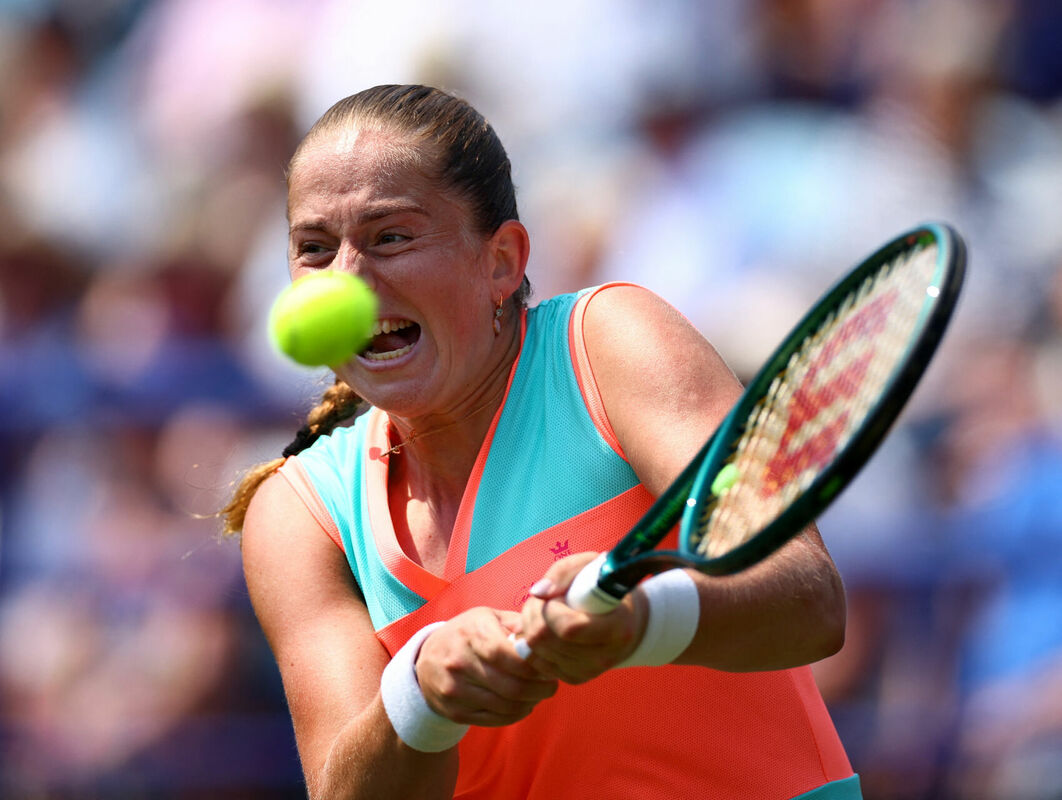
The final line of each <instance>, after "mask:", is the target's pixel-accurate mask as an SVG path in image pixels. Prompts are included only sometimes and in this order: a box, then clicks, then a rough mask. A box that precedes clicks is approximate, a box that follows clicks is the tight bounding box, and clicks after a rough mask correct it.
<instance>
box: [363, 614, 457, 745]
mask: <svg viewBox="0 0 1062 800" xmlns="http://www.w3.org/2000/svg"><path fill="white" fill-rule="evenodd" d="M443 624H445V623H442V622H434V623H432V624H431V625H426V626H425V627H423V628H421V629H420V630H419V631H417V632H416V633H414V634H413V635H412V636H410V637H409V641H408V642H406V643H405V644H404V645H403V646H402V648H401V649H400V650H399V651H398V652H397V653H395V656H394V658H392V659H391V662H390V663H389V664H388V665H387V666H386V667H384V671H383V676H382V677H381V678H380V697H381V699H382V700H383V705H384V710H385V711H387V717H388V719H390V720H391V725H392V726H394V729H395V733H397V734H398V738H399V739H401V740H402V741H403V742H405V743H406V744H407V745H409V746H410V747H412V748H413V749H414V750H420V751H421V752H422V753H440V752H442V751H443V750H449V749H450V748H451V747H453V746H454V745H456V744H457V743H458V742H459V741H461V738H462V737H463V736H464V735H465V734H466V733H467V732H468V727H469V726H468V725H462V724H460V723H458V722H454V721H453V720H450V719H447V718H446V717H444V716H441V715H439V714H436V713H435V712H434V711H432V709H431V707H430V706H429V705H428V703H427V701H426V700H425V699H424V694H423V693H422V692H421V690H420V684H419V683H418V682H417V654H418V653H420V648H421V645H423V644H424V640H425V639H427V638H428V636H429V634H431V632H432V631H434V630H435V629H436V628H438V627H439V626H441V625H443Z"/></svg>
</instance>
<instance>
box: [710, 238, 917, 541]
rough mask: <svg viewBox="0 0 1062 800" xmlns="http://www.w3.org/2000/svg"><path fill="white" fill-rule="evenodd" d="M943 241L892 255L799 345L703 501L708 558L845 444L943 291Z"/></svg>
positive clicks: (800, 489) (783, 505)
mask: <svg viewBox="0 0 1062 800" xmlns="http://www.w3.org/2000/svg"><path fill="white" fill-rule="evenodd" d="M937 250H938V248H937V246H936V244H935V243H930V244H928V245H927V246H923V247H920V248H918V249H914V250H908V251H904V252H903V253H902V254H900V255H899V256H897V257H896V258H895V259H893V260H892V261H889V262H887V263H885V264H883V265H882V266H881V267H880V268H879V269H878V270H877V271H876V272H875V273H873V274H871V275H870V276H868V277H867V278H866V280H864V281H863V282H862V283H861V284H860V285H859V286H858V288H857V289H855V290H853V291H852V292H850V293H849V294H848V295H847V296H846V297H845V298H844V300H843V301H842V302H841V303H840V304H839V305H838V306H837V308H836V309H835V310H834V311H832V312H831V313H830V314H829V315H827V317H826V318H825V319H824V320H823V321H822V322H821V323H820V324H819V326H818V327H817V328H816V330H815V331H814V332H813V333H811V334H810V335H809V336H808V337H807V338H806V339H805V340H804V341H803V342H802V343H801V344H800V345H799V346H798V347H797V348H796V349H795V350H794V352H793V353H792V355H791V356H790V358H789V360H788V362H787V364H786V366H785V368H784V369H783V370H782V371H781V372H780V373H779V374H778V375H777V376H776V377H775V378H774V380H773V381H772V383H771V385H770V387H769V389H768V390H767V392H766V393H765V394H764V396H763V398H762V399H761V401H760V402H759V403H758V404H757V405H756V406H755V407H754V408H753V409H752V411H751V412H750V414H749V416H748V419H747V421H746V422H745V425H744V429H743V432H742V435H741V437H740V439H739V440H738V444H737V446H736V447H735V448H734V451H733V455H732V456H731V458H730V462H729V463H731V464H733V465H734V467H735V469H736V473H735V474H736V476H737V477H736V478H735V479H734V481H733V483H731V484H730V485H729V487H728V488H726V489H725V490H724V491H722V493H721V494H720V495H719V496H717V497H714V498H712V499H711V500H710V502H707V503H705V504H703V507H702V510H701V514H700V517H699V522H698V525H697V530H696V531H694V533H693V536H692V542H695V545H694V546H695V548H696V550H697V552H698V554H699V555H700V556H701V557H704V558H716V557H719V556H721V555H723V554H725V553H727V552H729V551H731V550H733V549H734V548H735V547H738V546H739V545H741V544H742V543H744V542H745V541H746V540H748V539H749V538H751V536H752V535H753V534H755V533H756V532H758V531H760V530H762V529H763V528H764V527H765V526H766V525H768V524H770V522H772V521H773V520H774V519H777V518H778V517H779V516H780V515H781V514H782V513H783V512H784V511H785V510H786V509H787V508H788V507H789V506H790V505H792V503H793V502H794V501H795V500H796V499H797V498H798V497H800V496H801V495H802V494H803V493H804V492H806V491H807V489H808V488H809V487H810V486H811V484H812V483H814V481H815V480H816V478H818V477H819V475H821V474H822V472H823V470H824V469H825V468H826V467H827V466H828V465H829V464H830V463H831V462H832V461H833V460H834V458H835V457H836V456H837V454H838V453H840V452H842V451H843V450H844V448H845V446H846V445H847V444H848V442H849V441H850V439H851V437H852V436H853V435H854V434H855V432H856V431H858V430H859V428H860V427H861V425H862V424H863V422H864V421H865V420H866V419H867V417H868V416H869V415H870V414H871V413H872V411H873V410H874V408H875V407H876V405H877V403H878V402H879V401H880V399H881V397H882V396H883V395H884V393H885V392H886V391H887V388H888V384H889V382H890V380H891V378H892V377H893V375H894V374H895V372H896V368H897V366H898V365H899V364H900V363H901V362H902V361H903V359H904V356H905V354H906V353H907V350H908V349H909V347H910V344H911V342H912V341H913V339H914V337H915V336H916V334H917V332H918V330H919V327H920V323H921V321H922V320H923V318H924V314H925V310H926V307H927V301H928V302H929V303H931V302H932V298H933V297H934V296H935V295H934V293H933V291H932V285H933V278H934V276H935V275H936V272H937V256H938V252H937ZM927 295H928V298H927Z"/></svg>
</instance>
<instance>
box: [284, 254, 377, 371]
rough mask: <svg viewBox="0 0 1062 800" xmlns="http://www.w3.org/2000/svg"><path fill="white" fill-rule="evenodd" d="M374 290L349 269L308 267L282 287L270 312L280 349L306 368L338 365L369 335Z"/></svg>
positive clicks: (353, 354)
mask: <svg viewBox="0 0 1062 800" xmlns="http://www.w3.org/2000/svg"><path fill="white" fill-rule="evenodd" d="M375 322H376V295H375V294H373V292H372V290H371V289H370V288H369V287H368V286H367V285H366V283H365V281H363V280H362V279H361V278H359V277H357V276H356V275H351V274H350V273H349V272H336V271H335V270H322V271H321V272H311V273H309V274H308V275H305V276H303V277H301V278H299V279H298V280H296V281H294V282H293V283H292V284H291V285H290V286H287V287H286V288H285V289H284V290H283V291H282V292H281V293H280V294H279V295H278V296H277V298H276V300H275V301H274V302H273V307H272V309H271V310H270V312H269V331H270V335H271V336H272V339H273V343H274V344H275V345H276V347H277V349H278V350H280V352H282V353H284V354H285V355H286V356H288V357H289V358H291V359H292V360H293V361H295V362H296V363H299V364H302V365H303V366H307V367H323V366H328V367H337V366H339V365H340V364H343V363H345V362H347V361H349V360H350V359H351V358H353V357H354V356H355V355H356V354H357V353H358V352H360V351H361V350H362V349H363V348H364V347H365V345H366V344H368V343H369V340H370V339H371V338H372V329H373V325H374V324H375Z"/></svg>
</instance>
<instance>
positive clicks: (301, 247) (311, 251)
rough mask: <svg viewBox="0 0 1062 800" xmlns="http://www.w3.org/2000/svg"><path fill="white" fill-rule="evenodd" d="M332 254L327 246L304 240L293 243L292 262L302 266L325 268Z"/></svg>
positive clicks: (311, 240)
mask: <svg viewBox="0 0 1062 800" xmlns="http://www.w3.org/2000/svg"><path fill="white" fill-rule="evenodd" d="M334 254H335V253H334V250H333V249H332V248H331V247H329V246H328V245H326V244H322V243H321V242H318V241H315V240H313V239H306V240H305V241H300V242H296V243H295V247H294V259H293V260H294V261H295V262H297V263H298V264H300V265H302V266H308V267H326V266H328V265H329V264H330V263H331V262H332V258H333V256H334Z"/></svg>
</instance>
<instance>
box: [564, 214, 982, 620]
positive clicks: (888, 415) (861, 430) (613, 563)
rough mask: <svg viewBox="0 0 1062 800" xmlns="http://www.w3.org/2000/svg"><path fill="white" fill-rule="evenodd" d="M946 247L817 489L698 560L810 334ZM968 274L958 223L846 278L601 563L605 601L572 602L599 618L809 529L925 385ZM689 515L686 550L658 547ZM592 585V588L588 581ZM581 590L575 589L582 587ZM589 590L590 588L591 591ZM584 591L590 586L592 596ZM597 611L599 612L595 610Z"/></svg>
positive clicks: (881, 254)
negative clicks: (669, 582) (906, 259)
mask: <svg viewBox="0 0 1062 800" xmlns="http://www.w3.org/2000/svg"><path fill="white" fill-rule="evenodd" d="M932 244H936V246H937V257H936V265H935V270H934V275H933V278H932V281H931V283H930V284H929V285H928V286H927V287H926V288H927V293H926V300H925V303H924V305H923V309H922V315H921V319H920V321H919V322H918V323H917V324H916V326H915V332H914V334H913V335H912V337H911V343H910V345H909V347H908V349H907V352H906V354H905V355H904V356H903V357H902V358H901V359H900V360H899V362H898V365H897V367H896V368H895V369H894V371H893V373H892V375H891V376H890V377H889V378H888V379H887V381H886V383H885V387H884V390H883V392H882V394H881V398H880V400H879V401H878V402H876V403H875V404H874V406H873V407H872V408H871V409H870V410H869V412H868V413H867V415H866V417H865V419H864V420H863V422H862V423H861V424H860V425H859V426H858V427H857V428H856V430H855V431H853V433H852V435H851V437H850V439H849V440H848V442H847V443H846V444H845V446H844V447H843V448H842V450H841V451H840V452H839V453H838V454H837V455H836V457H835V458H834V460H833V461H832V463H831V464H830V465H829V466H827V467H826V468H825V469H824V470H823V472H822V473H821V474H820V475H818V476H817V477H816V478H815V480H814V481H812V483H811V484H810V486H809V487H808V488H807V489H806V490H805V491H804V492H803V493H802V494H801V496H800V497H799V498H797V499H796V500H795V501H794V502H793V503H792V504H791V505H790V506H789V507H788V508H786V509H785V510H784V511H783V512H782V513H781V514H780V515H779V516H778V517H777V518H776V519H774V520H773V521H771V522H770V523H768V524H767V525H766V526H765V527H764V528H763V530H761V531H759V532H758V533H756V534H755V535H754V536H753V537H752V538H751V539H749V540H748V541H746V542H744V543H743V544H741V545H739V546H737V547H736V548H734V549H733V550H731V551H729V552H727V553H725V554H723V555H720V556H718V557H715V558H705V557H703V556H701V555H699V554H698V553H697V541H695V539H696V531H697V524H698V523H697V520H698V517H699V515H700V514H701V513H702V511H703V505H704V504H705V503H707V502H710V501H712V499H713V495H712V491H711V487H712V483H713V482H714V481H715V479H716V476H717V475H718V474H719V472H720V470H722V469H723V468H724V467H726V465H727V464H728V463H729V459H730V458H731V457H732V455H733V452H734V448H735V446H736V443H737V442H738V441H739V439H740V436H741V433H742V429H743V427H744V426H745V424H746V422H747V420H748V417H749V414H750V413H751V412H752V410H753V409H754V408H755V406H756V405H757V404H758V403H759V402H760V400H761V399H762V398H763V397H764V396H765V394H766V393H767V391H768V389H769V387H770V385H771V383H772V381H773V380H774V378H775V376H776V375H778V374H779V373H780V372H782V371H783V370H784V369H785V367H786V365H787V364H788V362H789V358H790V356H791V355H792V354H793V352H794V351H795V350H797V349H798V348H799V347H800V346H801V345H802V344H803V342H804V341H805V340H806V339H807V337H808V336H810V335H812V334H814V332H815V331H816V330H818V329H819V327H820V326H821V325H822V324H823V323H824V322H825V321H826V319H827V317H828V316H829V315H830V314H831V313H832V312H833V311H834V310H835V309H836V308H837V307H838V306H839V305H840V303H841V301H842V300H843V298H845V297H846V296H847V295H849V294H850V293H851V292H852V291H853V290H854V289H855V288H857V287H858V286H859V285H860V284H862V283H863V281H865V280H866V278H867V277H868V276H869V275H872V274H874V273H875V272H877V271H878V270H879V269H880V267H881V266H882V265H883V264H886V263H888V262H891V261H893V260H894V259H896V258H897V257H899V256H900V255H902V254H903V253H904V252H905V251H910V250H913V249H915V248H920V247H926V246H929V245H932ZM965 271H966V245H965V243H964V242H963V239H962V237H961V236H960V235H959V234H958V233H957V232H956V231H955V230H954V229H953V228H952V227H951V226H949V225H946V224H943V223H927V224H925V225H922V226H920V227H918V228H915V229H914V230H911V231H908V232H907V233H904V234H903V235H901V236H898V237H896V238H895V239H893V240H892V241H890V242H888V243H887V244H885V245H884V246H882V247H881V248H880V249H878V250H877V251H876V252H874V253H873V254H872V255H870V256H869V257H868V258H866V259H865V260H864V261H863V262H862V263H860V264H859V266H857V267H856V268H855V269H854V270H852V271H851V272H849V273H848V274H847V275H845V276H844V277H843V278H842V279H841V280H840V281H838V282H837V283H836V284H835V285H834V286H833V287H832V288H831V289H830V290H829V291H828V292H827V293H826V294H825V295H823V297H822V298H821V299H820V300H819V301H818V302H817V303H816V304H815V306H814V307H813V308H812V309H811V310H810V311H809V312H808V313H807V314H806V315H805V317H804V318H803V319H802V320H801V321H800V322H799V324H798V325H797V326H796V327H795V328H794V330H793V332H792V333H791V334H790V335H789V336H787V337H786V339H785V341H784V342H782V344H781V345H780V346H779V347H778V349H777V350H776V351H775V352H774V354H773V355H772V356H771V357H770V358H769V359H768V360H767V362H766V363H765V364H764V365H763V367H762V368H761V369H760V371H759V372H758V373H757V374H756V376H755V377H754V378H753V379H752V380H751V381H750V383H749V385H748V388H747V389H746V390H745V392H744V394H743V395H742V397H741V398H740V399H739V401H738V402H737V404H736V405H735V406H734V408H733V409H732V410H731V411H730V413H729V414H728V415H727V416H726V418H725V419H724V420H723V422H722V423H721V424H720V426H719V428H718V429H717V430H716V432H715V433H714V434H713V435H712V436H711V438H710V439H709V440H708V441H707V442H706V443H705V444H704V446H703V447H702V448H701V450H700V451H699V452H698V453H697V455H696V456H695V457H694V458H693V460H692V461H691V462H690V463H689V465H688V466H687V467H686V468H685V469H684V470H683V471H682V473H681V474H680V475H679V477H678V478H677V479H676V480H675V481H674V482H673V483H672V484H671V486H669V487H668V489H667V490H666V491H665V492H664V494H662V495H661V496H660V497H659V498H658V499H657V501H656V502H655V503H654V504H653V505H652V507H651V508H650V509H649V510H648V511H647V512H646V514H645V515H644V516H643V517H642V519H641V520H639V521H638V522H637V523H636V524H635V526H634V527H633V528H632V529H631V530H630V532H629V533H627V534H626V535H625V536H624V538H623V539H622V540H621V541H620V542H619V543H618V544H617V545H616V546H615V547H614V548H613V549H612V550H611V551H610V552H609V553H608V554H607V555H606V556H605V558H604V559H603V561H602V562H601V563H600V568H599V571H598V574H597V580H596V587H595V591H593V594H594V596H595V600H596V601H590V604H589V605H588V604H587V603H586V602H585V601H583V600H580V599H579V598H578V597H577V596H573V595H572V594H571V593H570V594H569V603H575V604H576V605H577V606H579V607H584V608H586V610H591V611H606V610H608V607H611V606H614V605H615V604H616V603H618V602H619V601H620V600H621V599H622V598H623V596H624V595H625V594H627V592H629V591H630V590H631V589H632V588H634V586H635V585H637V583H638V582H639V581H640V580H641V579H642V578H644V577H645V576H646V575H649V574H654V573H658V572H662V571H664V570H667V569H672V568H675V567H693V568H695V569H698V570H700V571H702V572H705V573H708V574H711V575H724V574H730V573H734V572H737V571H739V570H741V569H744V568H746V567H748V566H750V565H751V564H753V563H755V562H757V561H759V560H761V559H762V558H764V557H765V556H767V555H769V554H770V553H771V552H773V551H774V550H777V549H778V548H779V547H780V546H781V545H782V544H784V543H785V542H786V541H788V540H789V539H791V538H792V537H793V536H795V535H796V534H798V533H799V532H800V531H802V530H803V529H804V528H805V527H806V526H807V525H808V524H809V523H811V522H812V521H813V520H814V519H815V517H816V516H818V515H819V514H820V513H822V511H823V510H825V508H826V507H827V506H828V505H829V504H830V503H831V502H832V501H833V500H834V498H836V497H837V495H838V494H839V493H840V491H841V490H842V489H843V488H844V487H845V486H847V485H848V484H849V482H850V481H851V480H852V479H853V478H854V477H855V476H856V474H857V473H858V472H859V470H860V469H861V468H862V466H863V465H864V464H865V463H866V461H867V460H868V459H869V458H870V457H871V455H873V453H874V451H875V450H876V448H877V447H878V445H879V444H880V443H881V441H882V439H884V438H885V435H886V434H887V433H888V431H889V429H890V427H891V426H892V424H893V422H895V420H896V418H897V417H898V416H899V414H900V411H901V410H902V409H903V406H904V405H905V403H906V402H907V400H908V398H909V397H910V395H911V393H912V392H913V391H914V389H915V387H916V386H917V384H918V382H919V380H920V379H921V377H922V375H923V373H924V372H925V369H926V367H927V366H928V364H929V361H930V359H931V357H932V355H933V353H934V352H935V350H936V348H937V346H938V344H939V343H940V340H941V338H942V337H943V335H944V331H945V330H946V328H947V326H948V323H949V321H950V319H951V316H952V312H953V310H954V308H955V305H956V302H957V299H958V296H959V292H960V290H961V288H962V283H963V279H964V277H965ZM679 517H681V518H682V525H681V528H680V536H679V550H656V549H654V548H655V546H656V545H657V544H658V543H659V542H660V541H661V540H662V539H663V538H664V536H666V535H667V533H668V532H669V531H670V530H671V529H672V528H673V527H674V525H675V523H676V522H677V521H678V520H679ZM583 583H584V585H585V583H586V581H585V580H584V581H583ZM573 588H575V587H573ZM587 588H588V587H587ZM583 591H584V592H585V589H584V590H583ZM589 606H594V607H593V608H591V607H589Z"/></svg>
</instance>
